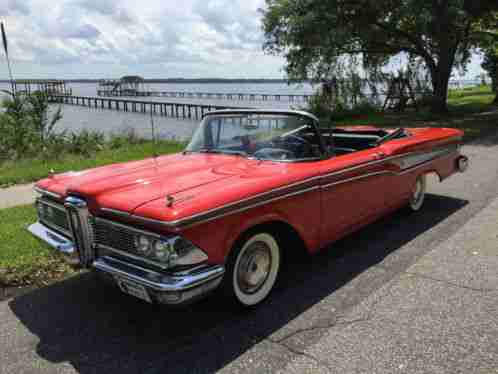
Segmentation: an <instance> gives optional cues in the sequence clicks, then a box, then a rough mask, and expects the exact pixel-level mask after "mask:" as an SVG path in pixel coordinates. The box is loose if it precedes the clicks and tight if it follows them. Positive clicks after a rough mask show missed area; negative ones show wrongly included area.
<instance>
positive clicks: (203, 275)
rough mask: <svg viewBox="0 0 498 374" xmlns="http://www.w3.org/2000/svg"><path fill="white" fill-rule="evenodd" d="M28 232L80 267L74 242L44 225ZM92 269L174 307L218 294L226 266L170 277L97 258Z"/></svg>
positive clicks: (32, 227)
mask: <svg viewBox="0 0 498 374" xmlns="http://www.w3.org/2000/svg"><path fill="white" fill-rule="evenodd" d="M28 230H29V232H31V233H32V234H33V235H34V236H35V237H37V238H38V239H40V240H42V241H44V242H45V243H47V244H48V245H50V246H51V247H53V248H54V249H55V250H57V251H59V252H60V253H62V254H63V255H64V256H65V258H66V259H67V261H68V262H69V263H71V264H78V263H79V255H78V251H77V250H76V248H75V246H74V244H73V242H72V241H71V240H70V239H68V238H66V237H64V236H62V235H60V234H58V233H57V232H55V231H54V230H52V229H50V228H48V227H47V226H45V225H43V224H42V223H40V222H36V223H34V224H32V225H31V226H29V227H28ZM92 267H93V268H94V269H96V270H97V271H99V272H100V273H103V274H105V275H107V277H108V278H109V279H111V280H112V281H113V282H114V283H116V284H117V283H118V282H120V281H126V282H131V283H133V284H138V285H139V286H141V287H143V288H144V289H145V290H146V291H147V294H148V296H149V298H150V300H151V301H154V302H158V303H162V304H172V305H173V304H176V305H178V304H185V303H188V302H190V301H193V300H194V299H197V298H200V297H202V296H204V295H205V294H207V293H209V292H210V291H212V290H214V289H215V288H216V287H218V286H219V284H220V283H221V280H222V278H223V274H224V273H225V268H224V266H222V265H214V266H207V267H202V268H199V269H197V270H192V271H190V272H182V273H175V274H169V275H166V274H162V273H159V272H156V271H153V270H150V269H145V268H142V267H140V266H136V265H133V264H130V263H127V262H124V261H122V260H119V259H116V258H113V257H109V256H104V257H99V258H97V259H96V260H95V261H94V262H93V263H92Z"/></svg>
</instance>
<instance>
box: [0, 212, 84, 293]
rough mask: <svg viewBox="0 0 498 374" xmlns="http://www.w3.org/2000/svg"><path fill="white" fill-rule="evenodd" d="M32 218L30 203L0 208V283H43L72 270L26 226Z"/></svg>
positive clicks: (12, 284) (0, 285) (72, 271)
mask: <svg viewBox="0 0 498 374" xmlns="http://www.w3.org/2000/svg"><path fill="white" fill-rule="evenodd" d="M35 221H36V210H35V208H34V207H33V206H32V205H26V206H20V207H15V208H8V209H1V210H0V222H2V224H1V225H0V238H1V239H2V240H0V287H5V286H25V285H43V284H47V283H49V282H50V281H52V280H56V279H60V278H63V277H65V276H68V275H70V274H72V273H74V270H73V269H72V268H71V267H70V266H69V265H67V264H66V263H65V262H64V260H63V259H62V258H61V257H60V255H58V254H56V253H54V252H53V251H52V250H51V249H50V247H48V246H47V245H45V244H44V243H42V242H40V241H38V240H37V239H35V238H34V237H33V236H32V235H31V234H30V233H29V232H28V231H27V230H26V226H27V225H28V224H31V223H33V222H35Z"/></svg>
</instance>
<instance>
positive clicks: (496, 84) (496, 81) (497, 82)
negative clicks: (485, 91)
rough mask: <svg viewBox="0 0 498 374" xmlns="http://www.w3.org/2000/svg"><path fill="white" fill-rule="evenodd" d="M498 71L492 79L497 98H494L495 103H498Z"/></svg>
mask: <svg viewBox="0 0 498 374" xmlns="http://www.w3.org/2000/svg"><path fill="white" fill-rule="evenodd" d="M497 73H498V72H495V78H492V79H491V87H492V89H493V92H494V93H495V99H494V100H493V104H498V74H497Z"/></svg>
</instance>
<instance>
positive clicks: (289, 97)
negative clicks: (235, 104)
mask: <svg viewBox="0 0 498 374" xmlns="http://www.w3.org/2000/svg"><path fill="white" fill-rule="evenodd" d="M97 95H98V96H102V97H122V96H127V97H129V96H141V97H180V98H191V99H219V100H238V101H289V102H308V101H309V100H310V99H311V97H312V96H313V95H293V94H285V95H284V94H269V93H213V92H182V91H135V92H130V90H121V89H119V88H116V89H97Z"/></svg>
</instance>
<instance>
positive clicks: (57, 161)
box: [0, 137, 185, 188]
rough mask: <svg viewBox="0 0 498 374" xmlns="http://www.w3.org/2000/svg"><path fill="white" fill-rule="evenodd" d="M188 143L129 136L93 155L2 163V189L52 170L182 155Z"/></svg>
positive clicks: (68, 154) (66, 154)
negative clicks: (128, 139)
mask: <svg viewBox="0 0 498 374" xmlns="http://www.w3.org/2000/svg"><path fill="white" fill-rule="evenodd" d="M184 148H185V144H183V143H179V142H173V141H166V140H161V141H157V142H155V144H154V143H153V142H152V141H150V140H143V139H139V138H138V137H137V138H136V140H134V142H133V143H128V142H127V140H126V138H125V137H112V138H111V139H108V140H106V141H105V143H104V144H103V145H99V149H98V150H97V151H96V152H95V153H94V154H92V155H90V156H88V155H84V154H76V153H71V152H66V151H61V153H59V154H55V151H54V155H53V157H51V158H50V157H44V158H41V157H31V158H22V159H19V160H8V161H4V162H1V161H0V188H1V187H2V186H9V185H13V184H19V183H29V182H32V181H36V180H39V179H41V178H45V177H46V176H47V175H48V174H49V172H50V170H54V171H55V172H56V173H63V172H66V171H70V170H74V171H78V170H84V169H89V168H94V167H98V166H103V165H108V164H113V163H118V162H127V161H133V160H143V159H145V158H148V157H151V156H152V154H154V153H157V154H159V155H164V154H169V153H176V152H181V151H182V150H183V149H184Z"/></svg>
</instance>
